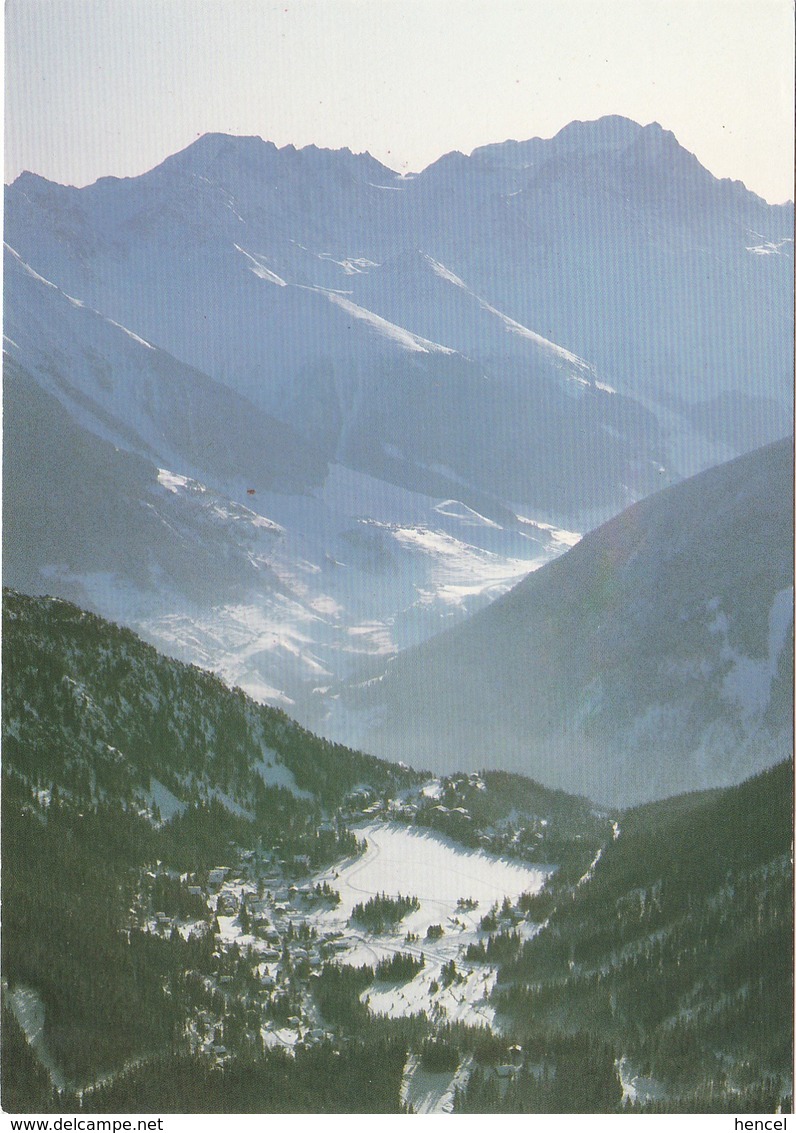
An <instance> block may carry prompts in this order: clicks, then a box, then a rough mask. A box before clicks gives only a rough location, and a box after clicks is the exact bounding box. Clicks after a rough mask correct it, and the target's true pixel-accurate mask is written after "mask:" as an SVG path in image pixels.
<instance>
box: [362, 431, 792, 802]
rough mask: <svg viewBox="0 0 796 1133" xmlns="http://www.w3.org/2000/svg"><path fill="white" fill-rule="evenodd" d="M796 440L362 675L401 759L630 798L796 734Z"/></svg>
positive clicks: (715, 770) (717, 472)
mask: <svg viewBox="0 0 796 1133" xmlns="http://www.w3.org/2000/svg"><path fill="white" fill-rule="evenodd" d="M792 513H793V491H792V442H791V441H790V440H785V441H782V442H779V443H775V444H773V445H770V446H766V447H764V448H762V449H760V450H758V451H756V452H754V453H752V454H749V455H747V456H744V457H741V458H739V459H737V460H735V461H732V462H730V463H728V464H725V465H722V466H720V467H718V468H714V469H710V470H709V471H707V472H705V473H702V474H700V475H699V476H696V477H694V478H692V479H690V480H688V481H685V482H684V483H682V484H679V485H676V486H675V487H672V488H669V489H667V490H665V491H662V492H660V493H658V494H656V495H654V496H651V497H649V498H648V499H646V500H643V501H642V502H640V503H638V504H636V505H634V506H633V507H631V508H629V509H628V510H626V511H625V512H623V513H622V514H621V515H619V516H617V517H616V518H615V519H613V520H610V521H609V522H608V523H606V524H604V525H603V526H602V527H600V528H598V529H597V530H595V531H593V532H591V533H590V534H589V535H587V536H585V537H584V538H583V539H582V540H581V542H580V543H579V544H578V545H577V546H576V547H574V548H573V549H572V550H571V551H569V552H567V554H565V555H564V556H563V557H561V558H560V559H557V560H556V561H555V562H553V563H550V564H548V565H547V566H545V567H542V568H541V569H540V570H539V571H537V572H536V573H534V574H532V575H530V576H529V577H527V578H526V579H525V580H523V581H522V582H521V583H519V584H518V585H517V586H516V587H514V589H512V590H511V591H510V592H509V593H508V594H506V595H505V596H504V597H502V598H500V599H498V600H497V601H496V602H494V603H493V604H492V605H491V606H490V607H488V608H487V609H486V610H483V611H481V612H480V613H478V614H476V615H474V616H473V617H472V618H471V619H469V620H468V621H467V622H466V623H464V624H462V625H460V626H458V627H455V628H453V629H451V630H450V631H448V632H446V633H444V634H441V635H439V636H438V637H436V638H434V639H432V640H431V641H428V642H426V643H424V644H423V645H421V646H419V647H418V648H415V649H412V650H409V651H407V652H405V653H404V654H402V655H401V656H399V657H398V658H396V659H395V660H394V661H393V662H392V663H391V664H390V665H389V666H388V667H387V669H386V671H385V673H384V675H383V676H382V677H381V679H379V680H377V681H371V682H370V683H369V684H368V685H367V686H365V687H362V688H359V689H355V690H351V691H350V693H349V695H350V696H351V698H352V700H354V701H355V702H356V703H357V704H358V706H359V707H360V708H362V709H366V710H367V719H369V720H370V721H377V722H376V723H372V724H371V727H370V730H369V731H368V732H367V734H366V735H365V736H364V737H363V740H364V746H365V747H366V748H368V749H369V750H372V751H374V752H378V753H379V754H381V755H386V756H389V757H391V758H399V759H404V760H406V761H407V762H418V763H419V764H423V763H425V764H426V765H428V764H434V763H435V761H436V768H435V769H442V768H449V767H453V766H457V767H458V766H465V767H470V768H476V767H497V766H499V767H504V768H511V769H512V770H517V771H522V772H523V773H524V774H527V775H530V776H533V777H535V778H538V779H539V780H541V781H542V782H544V783H546V784H549V785H553V786H560V787H563V788H565V789H567V790H570V791H582V792H583V793H586V794H588V795H589V796H590V797H592V798H596V799H599V800H601V801H603V802H606V803H611V804H620V805H627V804H630V803H634V802H639V801H644V800H648V799H654V798H661V797H664V796H665V795H668V794H673V793H675V792H678V791H686V790H692V789H695V788H699V787H706V786H718V785H725V784H729V783H733V782H738V781H740V780H741V779H742V778H743V777H744V776H746V775H748V774H750V773H752V772H754V771H756V770H759V769H761V768H763V767H766V766H770V765H771V764H773V763H775V762H776V761H777V760H778V759H781V758H784V757H787V756H788V753H789V752H790V750H791V744H792V702H791V691H792V681H793V668H792V652H793V647H792V634H793V575H792V561H793V560H792V554H793V545H792Z"/></svg>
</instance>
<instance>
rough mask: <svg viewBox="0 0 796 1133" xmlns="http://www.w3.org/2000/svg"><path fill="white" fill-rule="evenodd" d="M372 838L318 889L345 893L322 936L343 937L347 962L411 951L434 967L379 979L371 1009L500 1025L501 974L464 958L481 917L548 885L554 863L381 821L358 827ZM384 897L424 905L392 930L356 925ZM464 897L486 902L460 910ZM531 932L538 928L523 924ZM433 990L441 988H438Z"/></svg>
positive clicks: (318, 920)
mask: <svg viewBox="0 0 796 1133" xmlns="http://www.w3.org/2000/svg"><path fill="white" fill-rule="evenodd" d="M356 833H357V836H358V837H360V838H365V839H367V844H368V845H367V850H366V851H365V853H364V854H363V855H362V856H361V857H359V858H356V859H355V860H353V861H350V862H348V863H347V864H345V865H344V866H343V867H342V868H339V869H331V870H327V871H325V872H324V873H322V874H319V875H318V876H317V877H315V878H314V879H313V883H317V882H323V881H328V882H329V884H330V885H331V886H332V887H333V888H335V889H337V890H338V891H339V893H340V904H339V905H338V906H336V907H335V908H333V909H325V910H323V911H320V912H317V913H315V914H313V915H312V917H311V918H310V919H311V920H312V922H313V923H314V924H315V926H316V927H317V928H318V929H319V930H322V931H325V932H329V931H332V930H337V931H340V932H342V934H343V935H342V940H343V941H344V942H345V945H346V946H347V947H346V948H345V949H344V950H341V951H340V952H339V953H338V959H339V960H340V961H341V962H344V963H347V964H355V965H359V964H373V965H375V964H376V963H378V961H379V960H381V959H384V958H386V957H389V956H391V955H394V954H395V953H396V952H409V953H412V954H413V955H415V956H418V957H419V956H420V955H421V954H422V955H423V958H424V960H425V967H424V968H422V969H421V971H420V972H418V974H417V975H416V976H415V977H414V979H412V980H409V981H408V982H406V983H385V982H378V981H377V982H376V983H375V984H373V985H372V986H371V987H370V988H369V989H367V990H366V991H365V992H364V994H363V1000H364V1001H365V1002H367V1004H368V1006H369V1008H370V1010H371V1011H373V1012H374V1013H377V1014H386V1015H391V1016H400V1015H409V1014H412V1013H415V1012H418V1011H426V1012H428V1013H429V1014H430V1015H432V1016H433V1017H435V1018H448V1019H459V1020H461V1021H464V1022H469V1023H474V1024H478V1023H487V1024H493V1023H494V1017H495V1012H494V1009H493V1008H492V1007H491V1006H490V1005H489V1004H488V1002H487V998H488V995H489V993H490V991H491V990H492V987H493V986H494V982H495V978H496V970H495V969H494V968H493V967H492V966H490V965H487V964H483V963H478V962H471V961H467V960H466V959H464V952H465V950H466V948H467V945H468V944H471V943H474V942H476V941H477V940H479V939H481V938H482V937H484V936H485V934H484V933H481V932H480V931H479V928H478V926H479V922H480V920H481V917H482V916H483V915H484V914H485V913H487V912H489V910H490V908H491V907H492V906H493V905H494V904H495V902H497V903H498V904H501V903H502V902H503V899H504V898H505V897H508V898H509V900H510V901H511V902H514V901H516V899H517V898H518V897H519V895H520V894H521V893H525V892H532V893H535V892H537V891H538V890H539V889H541V887H542V885H543V884H544V881H545V879H546V877H547V876H548V875H549V874H550V873H551V872H552V869H553V868H554V867H550V866H530V865H525V864H521V863H518V862H512V861H508V860H506V859H504V858H499V857H496V856H495V855H493V854H487V853H485V852H484V851H482V850H470V849H467V848H465V847H463V846H460V845H458V844H457V843H455V842H453V841H452V840H451V839H448V838H445V837H444V836H442V835H440V834H436V833H433V832H431V831H424V830H418V829H417V828H416V827H406V826H401V825H399V824H387V825H372V826H366V827H362V828H360V829H358V830H357V832H356ZM379 893H386V894H387V896H392V897H396V896H398V894H403V895H404V896H411V897H416V898H417V899H418V901H419V902H420V905H419V908H418V909H416V910H415V911H413V912H410V913H409V914H408V915H407V916H406V917H404V918H403V920H401V921H400V923H398V924H396V925H395V926H393V928H392V929H386V930H385V931H384V932H383V933H380V934H374V933H370V932H368V931H367V930H366V929H365V928H364V927H362V928H360V927H358V926H356V925H350V924H349V917H350V916H351V913H352V910H353V909H354V906H355V905H357V904H359V903H363V902H366V901H367V900H368V899H369V898H370V897H373V896H375V895H376V894H379ZM461 899H464V900H466V901H468V902H477V904H476V905H475V907H473V908H467V909H464V908H460V907H457V906H458V902H459V901H460V900H461ZM430 925H439V926H440V927H441V929H442V935H441V936H440V937H439V938H438V939H429V938H428V937H427V933H428V929H429V926H430ZM518 929H519V931H520V932H521V933H522V935H526V936H530V935H533V933H534V932H535V931H536V926H533V925H530V924H528V923H527V922H521V923H520V925H519V926H518ZM451 960H452V961H454V963H455V965H456V971H457V979H456V980H455V981H452V982H450V983H449V984H448V986H445V982H444V980H443V978H442V968H443V965H445V964H449V963H450V961H451ZM434 984H436V985H438V986H437V987H436V988H435V987H434V986H433V985H434Z"/></svg>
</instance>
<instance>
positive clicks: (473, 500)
mask: <svg viewBox="0 0 796 1133" xmlns="http://www.w3.org/2000/svg"><path fill="white" fill-rule="evenodd" d="M4 235H5V241H6V244H5V250H4V367H3V369H4V374H3V420H4V450H3V512H4V525H3V578H4V583H5V586H6V589H5V590H4V600H3V643H2V644H3V668H2V693H3V716H2V720H3V796H2V803H3V825H2V838H3V844H2V853H3V938H2V948H3V973H2V976H3V979H2V997H3V1048H2V1056H3V1068H2V1070H3V1077H2V1086H3V1098H2V1100H3V1106H4V1108H5V1109H7V1110H10V1111H12V1112H20V1113H32V1112H56V1111H57V1112H64V1113H69V1112H83V1113H96V1112H99V1113H103V1112H104V1113H124V1112H142V1113H149V1112H152V1113H158V1112H160V1113H167V1112H171V1113H189V1112H194V1113H213V1112H227V1113H259V1112H263V1113H276V1112H292V1113H297V1112H329V1113H347V1112H367V1113H374V1112H396V1113H400V1112H403V1113H413V1112H420V1113H439V1112H457V1113H458V1112H482V1113H485V1112H548V1113H567V1112H571V1113H572V1112H585V1113H601V1112H609V1113H613V1112H617V1113H649V1112H728V1113H781V1112H790V1111H791V1108H792V1057H793V1051H792V1047H793V1043H792V1038H793V1014H792V1010H791V1004H792V925H793V916H792V892H793V891H792V864H791V844H792V836H793V820H792V805H791V800H792V743H793V442H792V439H791V437H790V433H791V432H792V421H793V341H794V324H793V311H794V307H793V206H792V205H790V204H789V205H782V206H772V205H769V204H767V203H766V202H765V201H763V200H762V199H760V198H759V197H756V196H755V195H754V194H752V193H750V192H749V191H747V190H746V188H745V187H744V186H743V185H742V184H740V183H738V182H729V181H719V180H717V179H716V178H714V177H713V176H712V175H711V174H710V173H709V172H708V171H707V170H706V169H704V168H703V167H702V166H701V165H700V163H699V162H698V160H697V158H696V157H694V155H692V154H690V153H688V152H686V151H685V150H684V149H683V148H682V147H681V146H680V145H679V144H678V142H677V140H676V139H675V138H674V137H673V135H672V134H670V133H668V132H667V131H666V130H664V129H662V128H661V127H660V126H658V125H657V124H652V125H648V126H643V127H642V126H640V125H637V124H636V123H634V122H631V121H629V120H627V119H624V118H618V117H612V118H603V119H600V120H599V121H596V122H586V123H584V122H574V123H572V124H571V125H570V126H568V127H566V128H565V129H564V130H562V131H561V132H560V133H559V134H558V135H557V136H556V137H554V138H552V139H548V140H542V139H538V138H536V139H532V140H530V141H525V142H504V143H502V144H498V145H494V146H487V147H484V148H482V149H479V150H476V151H474V152H473V153H472V154H471V155H470V156H469V157H468V156H465V155H463V154H459V153H453V154H448V155H447V156H445V157H443V158H441V159H440V160H439V161H438V162H436V163H435V164H434V165H432V166H430V167H429V168H427V169H425V170H424V171H423V172H421V173H418V174H413V175H405V176H399V175H398V174H396V173H393V172H392V171H391V170H389V169H387V168H386V167H384V166H382V165H381V164H379V163H378V162H377V161H375V160H374V159H373V158H371V157H370V156H369V155H367V154H358V155H357V154H352V153H351V152H349V151H348V150H341V151H326V150H319V149H317V148H315V147H313V146H310V147H307V148H305V149H301V150H297V149H295V148H294V147H292V146H287V147H285V148H282V149H277V148H276V147H275V146H273V145H272V144H270V143H268V142H264V141H262V140H261V139H259V138H244V137H231V136H226V135H217V134H213V135H205V136H203V137H201V138H199V139H198V140H197V141H196V142H195V143H193V144H192V145H191V146H189V147H188V148H187V149H186V150H184V151H182V152H181V153H177V154H175V155H173V156H171V157H169V158H167V159H166V160H165V161H164V162H163V163H162V164H161V165H160V166H158V167H157V168H155V169H153V170H151V171H150V172H148V173H145V174H143V175H142V176H139V177H134V178H130V179H125V180H119V179H116V178H104V179H102V180H100V181H98V182H96V184H93V185H90V186H88V187H86V188H80V189H78V188H74V187H70V186H62V185H56V184H53V183H50V182H48V181H45V180H44V179H42V178H41V177H39V176H36V175H34V174H31V173H24V174H22V175H21V176H20V177H19V178H18V179H17V180H16V181H15V182H14V183H13V184H12V185H10V186H7V187H6V194H5V216H4Z"/></svg>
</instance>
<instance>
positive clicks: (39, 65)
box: [5, 0, 794, 202]
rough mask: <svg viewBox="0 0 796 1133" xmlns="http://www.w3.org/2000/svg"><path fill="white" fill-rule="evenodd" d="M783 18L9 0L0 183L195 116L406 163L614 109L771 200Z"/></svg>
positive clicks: (679, 8) (201, 121)
mask: <svg viewBox="0 0 796 1133" xmlns="http://www.w3.org/2000/svg"><path fill="white" fill-rule="evenodd" d="M793 28H794V17H793V4H792V2H791V0H603V2H601V3H598V2H595V0H282V2H281V3H278V4H277V3H272V2H271V0H6V10H5V62H6V66H5V179H6V181H7V182H8V181H11V180H13V179H14V178H15V177H16V176H17V175H18V174H19V173H20V172H21V171H22V170H23V169H30V170H32V171H34V172H37V173H40V174H42V175H43V176H45V177H48V178H50V179H52V180H55V181H59V182H63V183H71V184H77V185H83V184H87V183H90V182H92V181H94V180H96V179H97V178H98V177H100V176H104V175H107V174H111V175H115V176H131V175H135V174H138V173H142V172H144V171H145V170H147V169H150V168H152V167H153V166H154V165H156V164H158V163H159V162H160V161H162V160H163V158H165V157H166V156H168V155H169V154H170V153H173V152H175V151H177V150H179V149H182V148H184V147H185V146H186V145H188V144H190V142H191V141H193V140H194V139H195V138H196V137H198V136H199V135H201V134H203V133H206V132H208V131H220V132H226V133H232V134H256V135H259V136H261V137H263V138H265V139H267V140H269V141H273V142H275V143H276V144H277V145H286V144H288V143H292V144H294V145H297V146H302V145H308V144H310V143H314V144H316V145H319V146H326V147H330V148H339V147H342V146H348V147H349V148H350V149H352V150H354V151H355V152H358V151H362V150H368V151H369V152H370V153H371V154H373V156H374V157H376V158H378V159H379V160H380V161H382V162H384V164H385V165H388V166H390V167H391V168H393V169H396V170H398V171H399V172H402V173H403V172H409V171H416V170H419V169H421V168H423V167H425V166H426V165H428V164H430V163H431V162H432V161H434V160H436V158H437V157H439V156H440V155H441V154H443V153H446V152H448V151H450V150H454V149H458V150H461V151H463V152H465V153H469V152H470V151H471V150H472V149H474V148H475V147H476V146H479V145H484V144H487V143H490V142H498V141H503V140H505V139H506V138H517V139H524V138H530V137H535V136H540V137H550V136H552V135H553V134H555V133H556V132H557V131H558V130H559V129H560V128H561V127H562V126H564V125H566V124H567V123H568V122H570V121H572V120H574V119H582V120H588V119H593V118H598V117H601V116H602V115H604V114H622V115H625V116H626V117H628V118H633V119H635V120H636V121H638V122H640V123H642V124H643V125H646V124H647V123H648V122H651V121H658V122H660V124H661V125H662V126H663V127H665V128H666V129H668V130H672V131H673V132H674V134H675V135H676V136H677V138H678V140H679V141H680V143H681V144H682V145H684V146H685V147H686V149H688V150H691V151H692V152H693V153H695V154H696V156H697V157H698V158H699V160H700V161H701V162H702V163H703V165H705V166H707V168H708V169H710V170H711V172H712V173H714V174H715V175H716V176H719V177H732V178H735V179H739V180H742V181H743V182H744V183H745V184H746V185H747V187H748V188H750V189H752V190H754V191H755V192H756V193H759V194H760V195H761V196H763V197H765V198H766V199H767V200H769V201H772V202H780V201H783V200H785V199H789V198H792V197H793V160H794V159H793V120H794V106H793V104H794V93H793V92H794V77H793V74H794V50H793Z"/></svg>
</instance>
